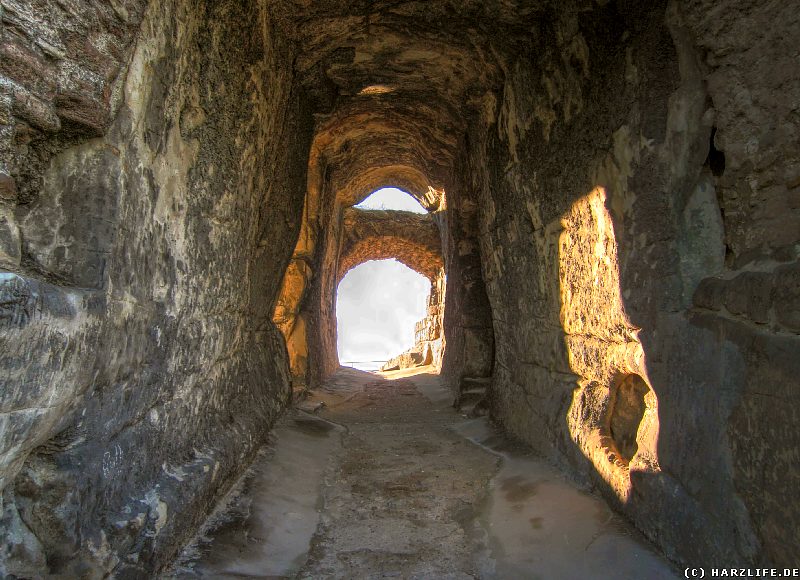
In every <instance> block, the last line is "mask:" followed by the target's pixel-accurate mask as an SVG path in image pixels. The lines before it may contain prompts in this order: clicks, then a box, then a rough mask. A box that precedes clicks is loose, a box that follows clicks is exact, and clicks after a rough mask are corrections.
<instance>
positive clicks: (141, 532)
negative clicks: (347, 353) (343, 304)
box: [0, 0, 800, 577]
mask: <svg viewBox="0 0 800 580" xmlns="http://www.w3.org/2000/svg"><path fill="white" fill-rule="evenodd" d="M796 8H797V7H796V6H795V5H794V3H792V2H780V1H770V2H759V1H756V0H729V1H726V2H718V1H714V0H663V1H655V2H646V3H642V2H639V3H636V2H629V1H626V0H619V1H614V2H606V1H599V0H569V1H565V2H561V1H558V2H556V1H555V0H488V1H478V0H467V1H461V0H459V1H458V2H456V1H455V0H431V1H429V2H415V1H403V0H401V1H399V2H397V1H385V0H380V1H376V2H370V3H364V2H355V3H353V2H343V1H341V0H320V1H316V2H309V1H306V0H296V1H293V2H283V1H278V0H247V1H234V0H222V1H219V2H210V1H206V0H199V1H189V0H167V1H165V2H155V1H151V2H144V1H143V0H119V1H117V0H115V1H113V2H97V1H95V0H76V1H69V2H66V1H64V2H61V1H59V2H49V1H44V0H3V1H2V2H0V26H2V28H1V29H0V268H2V269H3V271H2V272H0V325H1V326H0V381H2V382H1V383H0V433H2V438H1V439H0V488H2V515H1V516H0V526H1V527H2V533H3V537H4V539H7V540H8V541H5V542H3V543H2V547H0V561H2V566H3V567H4V568H3V573H5V574H17V575H21V576H25V575H35V574H42V573H53V574H59V573H60V574H64V575H67V576H69V575H73V576H75V575H77V576H86V577H93V576H97V577H100V576H102V575H104V574H107V573H114V574H118V575H120V576H123V575H127V576H128V577H136V576H139V577H148V576H151V575H152V574H153V573H154V571H157V570H158V569H160V568H161V567H162V566H163V565H164V564H165V563H166V562H167V561H168V560H169V558H170V557H171V556H172V555H173V554H174V553H175V551H176V550H177V549H178V548H179V547H180V545H181V543H182V542H183V541H184V539H185V538H186V537H188V536H189V535H190V534H191V533H192V530H193V529H194V528H195V527H196V526H197V525H198V524H199V523H200V522H201V521H202V520H203V518H204V517H205V516H206V515H207V514H208V513H209V511H210V510H211V509H212V506H213V504H214V502H215V501H216V500H217V498H219V497H220V496H221V494H223V493H224V491H225V489H226V488H227V486H228V485H229V483H230V482H231V481H232V480H233V479H234V478H235V477H236V476H237V475H238V474H240V473H241V472H242V470H243V469H244V468H245V467H246V465H247V464H248V462H249V461H250V460H251V459H252V457H254V456H255V453H256V451H257V449H258V447H259V446H260V445H261V444H262V443H263V441H264V438H265V436H266V433H267V431H268V428H269V425H270V424H271V421H272V420H273V419H274V418H275V417H276V416H277V414H278V413H279V412H280V410H281V409H282V408H283V407H284V405H285V404H286V402H287V400H288V398H289V392H290V386H291V383H292V382H293V383H294V386H295V387H296V388H305V387H307V386H308V385H318V384H320V383H321V381H322V380H323V378H324V377H326V376H329V375H330V374H331V373H333V372H334V371H335V370H336V369H337V367H338V360H337V357H336V322H335V321H336V313H335V293H336V288H337V284H338V282H339V280H340V276H341V273H342V271H343V270H342V269H343V268H345V269H346V267H348V263H349V262H348V261H347V260H351V261H352V260H355V259H359V258H358V256H366V255H367V253H366V249H365V248H362V249H358V248H357V247H356V248H355V249H353V247H354V246H353V244H352V243H351V242H352V241H353V240H355V238H350V237H348V236H349V235H350V234H348V227H349V226H348V218H347V217H346V216H348V215H349V216H351V218H350V221H351V222H352V216H353V215H359V214H353V213H352V212H353V211H355V210H348V209H347V208H349V207H351V206H352V205H354V204H357V203H358V202H359V201H361V200H362V199H364V198H365V197H366V196H367V195H368V194H369V193H370V192H371V191H373V190H375V189H377V188H379V187H382V186H400V187H403V188H404V189H406V190H407V191H408V192H409V193H410V194H411V195H412V196H414V197H415V198H416V199H418V200H419V202H420V203H421V204H422V205H423V207H425V208H426V209H427V210H428V211H429V212H430V213H429V216H430V217H427V216H426V217H423V218H420V220H421V221H423V222H424V223H425V225H424V227H423V226H422V225H421V224H420V229H418V230H416V233H413V234H412V232H411V231H410V229H409V230H408V231H404V233H403V235H402V238H403V239H412V240H413V241H414V243H415V244H416V246H414V247H410V246H409V247H406V248H405V250H404V255H405V256H406V258H407V259H408V260H409V262H410V261H412V260H414V261H415V263H419V264H433V263H434V262H435V263H436V264H439V263H440V262H438V261H435V260H433V259H432V258H431V255H432V254H431V255H428V254H425V253H424V252H423V251H422V249H421V248H422V247H424V248H426V250H425V251H428V250H432V249H433V248H434V246H435V247H436V248H437V250H436V252H434V253H435V254H436V256H440V259H441V264H443V266H444V273H445V275H446V286H447V287H446V292H445V308H444V314H443V321H442V329H443V334H444V336H443V340H444V343H445V350H444V358H443V360H442V362H441V368H442V378H443V380H444V381H445V382H446V383H447V384H448V385H450V386H451V388H452V389H453V394H454V396H460V394H461V392H462V391H464V389H465V388H467V386H468V385H471V384H481V385H489V386H488V387H486V388H485V390H486V395H487V401H488V405H489V407H490V411H491V414H492V416H493V418H494V419H495V420H496V421H497V422H498V423H499V424H500V425H502V426H503V427H504V428H505V429H506V430H507V431H509V432H510V433H512V434H513V435H514V436H516V437H518V438H520V439H522V440H523V441H525V442H526V443H527V444H529V445H531V446H533V447H534V448H535V449H537V450H538V451H539V452H541V453H543V454H546V455H547V456H549V457H550V458H551V459H552V460H553V461H556V462H558V463H559V464H560V465H561V466H562V467H563V468H564V469H566V470H568V471H570V472H571V473H573V474H574V475H575V476H576V477H580V478H583V479H584V480H585V481H586V482H587V483H589V484H592V485H595V486H597V488H598V489H600V490H601V491H602V492H603V493H605V495H606V497H607V498H608V500H609V501H610V502H611V503H612V504H613V505H614V506H615V507H616V508H617V509H618V510H620V511H621V512H622V513H624V514H625V515H626V516H627V517H628V518H629V519H630V520H631V521H633V522H634V523H635V524H636V526H637V527H638V528H639V529H640V530H641V531H643V532H644V533H645V534H646V535H647V536H648V537H649V538H650V539H651V540H653V542H654V543H655V544H656V545H658V546H659V547H660V549H662V550H663V551H664V552H665V553H666V554H667V556H668V557H669V558H671V559H673V560H674V561H676V562H680V563H683V564H686V565H690V564H695V565H698V564H701V565H704V566H711V565H726V566H731V565H737V566H740V565H741V566H744V565H770V564H774V565H778V566H781V565H785V566H789V565H797V563H798V561H797V558H798V555H797V549H796V547H797V546H798V545H800V502H798V501H797V499H796V497H795V492H796V489H797V488H798V487H800V472H799V471H798V468H797V464H798V450H799V449H800V435H798V432H797V429H796V425H797V424H798V422H800V415H799V414H800V404H798V403H800V387H799V386H798V379H797V377H798V376H800V367H798V365H799V364H800V362H799V361H800V358H798V357H797V352H798V347H800V337H798V332H800V293H799V291H798V288H800V283H798V280H799V279H800V278H799V277H800V267H799V266H798V264H800V201H799V200H800V197H799V196H800V148H798V142H800V139H798V135H799V134H800V119H799V118H798V102H800V82H798V78H799V77H800V71H799V70H798V65H797V48H796V47H797V46H798V45H800V11H798V10H797V9H796ZM415 219H416V218H415ZM434 224H435V225H434ZM350 225H352V224H350ZM376 227H377V226H376ZM392 227H394V226H392ZM415 227H416V226H415ZM381 228H385V230H384V231H387V232H388V231H390V230H391V227H389V226H388V225H384V226H381ZM434 228H438V232H439V241H438V245H436V235H435V231H436V230H435V229H434ZM350 231H352V228H351V230H350ZM359 239H376V236H372V237H363V236H360V237H359ZM396 239H399V238H396ZM351 246H352V247H351ZM356 246H357V244H356ZM399 247H400V246H399V245H397V246H396V247H395V249H390V248H389V247H388V246H387V247H386V248H385V252H383V250H381V252H383V253H386V254H387V255H388V254H390V253H393V254H395V255H396V256H398V257H399V254H400V253H401V252H400V251H398V249H397V248H399ZM348 248H349V249H348ZM347 252H350V253H349V254H348V253H347ZM348 255H349V256H350V257H348ZM381 255H383V254H381ZM353 256H356V258H353ZM437 259H438V258H437ZM422 267H425V268H427V267H429V266H420V268H422ZM437 275H438V272H437ZM482 388H483V387H482Z"/></svg>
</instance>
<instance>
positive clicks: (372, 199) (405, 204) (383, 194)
mask: <svg viewBox="0 0 800 580" xmlns="http://www.w3.org/2000/svg"><path fill="white" fill-rule="evenodd" d="M355 207H356V208H358V209H382V210H386V209H388V210H399V211H410V212H413V213H423V214H424V213H428V212H427V211H426V210H425V208H424V207H422V206H421V205H420V203H419V202H418V201H417V200H416V199H414V198H413V197H412V196H411V194H409V193H406V192H405V191H403V190H402V189H397V188H396V187H382V188H381V189H378V190H376V191H374V192H372V193H371V194H370V195H369V196H367V198H366V199H365V200H364V201H362V202H361V203H359V204H358V205H356V206H355Z"/></svg>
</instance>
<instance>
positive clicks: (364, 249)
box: [339, 208, 444, 283]
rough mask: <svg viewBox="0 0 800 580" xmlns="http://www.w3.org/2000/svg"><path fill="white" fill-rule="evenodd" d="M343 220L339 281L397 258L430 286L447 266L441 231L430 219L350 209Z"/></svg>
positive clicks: (396, 212) (388, 212) (411, 215)
mask: <svg viewBox="0 0 800 580" xmlns="http://www.w3.org/2000/svg"><path fill="white" fill-rule="evenodd" d="M343 219H344V232H343V239H342V247H341V250H340V251H339V280H341V279H342V278H343V277H344V275H345V274H347V272H348V271H349V270H351V269H352V268H354V267H355V266H357V265H358V264H363V263H364V262H366V261H369V260H383V259H386V258H396V259H397V260H398V261H399V262H402V263H403V264H405V265H406V266H408V267H409V268H411V269H412V270H415V271H417V272H419V273H420V274H422V275H423V276H425V277H426V278H428V279H429V280H430V281H431V283H433V282H434V281H435V280H436V277H437V275H438V273H439V270H441V268H442V267H443V266H444V263H443V261H442V249H441V236H440V234H439V228H438V226H437V225H436V223H435V222H434V221H433V218H432V217H431V216H430V215H419V214H415V213H411V212H407V211H392V210H362V209H356V208H348V209H347V210H345V211H344V218H343Z"/></svg>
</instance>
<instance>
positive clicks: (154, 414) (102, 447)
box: [0, 1, 311, 577]
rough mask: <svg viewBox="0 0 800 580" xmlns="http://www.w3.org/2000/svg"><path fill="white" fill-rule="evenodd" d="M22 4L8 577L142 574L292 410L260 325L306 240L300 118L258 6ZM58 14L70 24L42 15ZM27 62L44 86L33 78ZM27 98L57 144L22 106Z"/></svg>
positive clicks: (6, 464)
mask: <svg viewBox="0 0 800 580" xmlns="http://www.w3.org/2000/svg"><path fill="white" fill-rule="evenodd" d="M12 4H13V5H12ZM12 4H8V3H4V4H3V9H2V18H3V25H4V28H3V42H4V43H5V44H4V45H3V46H4V47H5V50H6V51H7V53H8V52H9V51H10V52H13V53H14V54H15V55H18V59H17V60H10V59H9V58H6V57H4V58H3V60H2V62H3V69H2V73H3V74H4V75H6V77H5V79H4V81H3V85H2V86H3V87H10V88H11V89H12V90H13V91H14V99H15V100H14V101H13V107H12V114H13V116H12V117H11V118H10V119H9V117H8V116H6V117H5V118H4V119H3V121H4V122H7V123H8V125H6V126H5V127H4V131H6V132H5V133H3V135H9V134H10V135H11V137H10V140H11V147H12V154H11V155H6V154H5V153H4V156H3V163H4V167H3V168H2V170H3V171H5V172H6V173H5V174H4V175H7V176H10V178H11V179H13V182H12V183H15V184H16V185H15V187H14V188H12V190H13V189H16V192H17V194H16V197H12V198H9V196H8V195H5V196H4V201H3V203H4V204H5V205H4V206H3V207H4V208H5V211H7V212H10V213H7V214H6V221H5V222H4V223H5V224H9V223H13V224H15V226H14V228H15V229H14V231H15V232H16V239H18V240H19V241H20V244H19V245H18V246H16V249H15V250H12V251H6V250H4V252H5V255H6V256H7V258H6V260H5V262H4V264H3V265H4V266H5V267H7V268H9V269H10V270H11V271H10V272H8V273H4V274H1V275H0V276H2V278H1V279H0V283H2V290H0V291H1V292H2V300H1V302H2V313H3V315H2V316H3V318H2V320H3V328H2V333H0V341H2V346H0V368H2V370H0V376H2V390H1V392H2V409H0V410H2V415H0V418H1V419H0V420H2V433H3V436H2V455H1V456H0V461H1V463H0V475H1V476H2V480H1V481H2V485H3V488H4V489H3V510H4V511H3V520H2V526H3V538H4V541H3V554H2V560H3V566H4V573H6V574H18V575H21V576H28V575H31V574H35V575H38V574H40V573H42V572H47V571H49V572H50V573H56V574H63V575H64V576H65V577H100V576H102V575H103V574H105V573H107V572H110V571H112V570H114V571H115V573H116V574H118V575H130V576H149V575H150V573H151V572H152V571H153V570H156V569H158V568H159V567H160V566H161V565H163V564H164V563H165V562H166V561H168V558H169V557H170V556H171V554H172V553H173V552H174V551H175V550H176V549H177V548H179V547H180V545H181V543H182V542H183V541H184V540H185V539H186V538H187V537H189V536H190V535H191V533H192V530H193V528H194V527H196V526H197V524H198V523H199V522H200V521H202V519H203V518H204V517H205V515H206V514H207V512H208V510H209V509H210V507H211V506H212V505H213V502H214V500H215V498H217V497H219V495H220V493H222V492H224V490H225V489H226V486H227V484H228V483H229V482H230V481H231V479H232V477H234V476H236V475H237V474H238V473H239V472H240V471H241V469H242V468H243V466H244V465H246V464H247V462H248V460H249V459H250V458H251V457H252V456H253V453H254V452H255V451H256V449H257V448H258V446H259V445H260V444H261V443H262V442H263V441H264V437H265V435H266V433H267V430H268V427H269V425H270V422H271V420H272V419H273V418H274V417H275V415H276V413H277V412H278V410H279V409H280V408H281V406H282V405H283V404H284V401H285V399H286V396H287V390H288V369H287V365H286V361H285V346H284V344H283V341H282V340H281V337H280V335H279V333H278V332H277V330H276V329H275V327H274V326H273V325H272V323H271V322H270V315H271V312H272V308H273V305H274V301H275V298H276V296H277V292H278V289H279V283H280V279H281V276H282V274H283V271H284V269H285V267H286V263H287V261H288V259H289V256H290V254H291V248H292V245H293V244H294V241H295V239H296V236H297V231H298V228H299V225H300V219H301V210H302V200H303V193H304V188H305V170H306V165H307V158H308V146H309V143H310V139H311V117H310V109H307V108H305V107H306V105H305V104H304V103H305V100H304V98H303V95H302V91H301V90H300V89H299V86H298V85H297V84H296V83H295V82H294V81H293V78H294V77H293V75H292V71H291V59H292V51H291V48H290V46H288V45H287V44H286V43H285V41H284V40H283V38H282V36H281V35H280V34H279V33H277V32H276V31H275V30H274V29H273V28H272V22H271V20H270V18H271V17H270V16H269V14H268V11H267V10H266V9H264V7H263V6H260V5H259V4H258V3H255V2H254V3H248V2H235V3H233V2H232V3H221V4H214V3H208V4H206V3H199V4H198V3H195V2H183V1H174V2H159V3H153V4H152V5H151V6H149V8H148V9H147V10H146V11H145V12H144V14H142V8H143V6H141V5H137V4H135V3H132V2H129V3H125V4H124V5H123V4H119V3H114V4H113V5H114V10H116V12H114V11H112V9H111V8H108V9H106V8H101V7H98V6H94V5H90V4H89V3H85V4H81V3H77V4H74V3H73V4H69V5H66V4H59V5H58V6H59V8H56V5H55V4H52V3H26V4H24V5H23V4H22V3H20V4H19V6H18V5H16V4H14V3H12ZM51 4H52V5H51ZM109 6H111V5H109ZM42 10H44V11H45V12H44V13H43V12H42ZM62 10H64V11H67V12H69V11H70V10H76V12H74V13H66V14H64V15H62V16H63V18H61V16H59V18H56V19H50V18H51V17H49V16H48V14H49V13H50V12H59V14H60V11H62ZM142 18H143V21H142V24H141V28H140V34H139V39H138V41H137V44H136V47H135V51H134V52H131V50H128V49H127V48H126V47H127V43H128V42H129V40H130V37H131V35H132V34H133V32H135V31H136V30H137V29H139V26H138V22H139V20H141V19H142ZM31 19H34V20H31ZM38 19H41V20H38ZM126 35H127V36H126ZM59 42H60V43H61V44H59ZM43 43H44V44H43ZM61 45H63V46H64V47H65V48H63V49H61V50H62V52H63V53H64V56H61V55H60V54H61V53H58V54H55V55H54V54H53V51H54V50H56V48H57V47H58V46H61ZM96 45H99V46H100V47H101V48H102V49H103V50H106V51H107V52H108V54H106V53H104V52H103V51H102V50H100V49H97V47H96ZM53 47H56V48H53ZM98 50H100V52H98ZM24 55H28V56H30V58H33V56H31V55H34V56H36V57H37V58H41V59H43V60H44V62H45V64H46V65H47V66H45V67H43V68H40V69H39V70H31V69H30V68H23V64H25V63H28V61H27V60H25V61H24V62H23V60H22V59H23V56H24ZM109 55H110V56H109ZM112 57H113V58H112ZM15 58H16V57H15ZM26 58H27V57H26ZM109 59H111V60H109ZM114 59H116V60H114ZM112 61H113V62H112ZM28 64H30V66H31V67H33V66H34V63H28ZM28 64H26V66H28ZM123 67H127V69H126V70H123ZM54 69H57V70H58V71H61V72H56V71H55V70H54ZM84 79H89V80H90V81H92V82H97V83H99V84H98V85H97V86H96V87H95V85H90V86H85V84H82V83H84ZM54 82H57V83H58V84H57V86H55V87H52V88H48V86H44V85H43V84H46V83H54ZM43 86H44V88H42V87H43ZM72 86H75V87H76V89H75V91H76V92H75V95H77V96H75V97H71V96H69V95H70V94H72V93H68V92H67V90H66V88H69V87H72ZM65 87H66V88H65ZM95 89H96V90H95ZM25 90H28V91H29V92H30V94H31V95H40V97H37V98H39V99H40V101H41V102H42V103H45V104H47V106H48V107H50V108H47V107H45V108H44V109H42V111H45V112H46V113H47V115H46V116H47V118H52V122H51V123H50V124H49V125H46V126H45V125H44V124H43V122H39V120H38V119H35V118H33V117H32V115H33V113H30V112H29V111H28V110H27V109H22V108H20V107H21V106H22V105H20V104H19V99H20V98H21V97H20V96H19V95H20V94H25V93H24V91H25ZM42 91H43V92H42ZM48 91H51V92H55V95H54V96H53V95H50V93H49V92H48ZM113 95H117V96H116V97H114V98H112V96H113ZM48 96H50V97H52V101H47V97H48ZM25 98H27V99H28V100H27V101H25V103H26V106H31V107H32V106H33V105H31V103H37V104H36V106H37V107H44V105H40V103H39V101H34V100H33V97H32V96H30V97H25ZM79 98H81V99H84V100H83V101H80V102H78V100H79ZM65 99H67V100H65ZM104 99H105V100H104ZM114 99H116V101H115V100H114ZM48 103H51V104H48ZM36 110H37V111H38V110H39V109H36ZM6 114H7V113H6ZM42 115H45V113H42ZM111 117H113V120H111ZM76 124H80V127H79V129H80V130H78V129H76V127H77V125H76ZM87 127H88V129H87ZM89 129H91V131H90V130H89ZM286 134H291V135H292V140H291V141H290V142H289V143H287V142H286V141H285V138H284V135H286ZM89 136H93V138H92V139H89V140H87V137H89ZM4 143H8V142H7V141H4ZM6 146H7V145H6ZM6 146H4V147H6ZM4 151H8V149H7V148H6V149H4ZM31 156H34V157H35V158H36V159H38V160H39V163H38V165H37V164H35V163H34V164H31V163H30V162H29V160H30V159H31ZM4 183H5V184H6V185H7V184H8V183H9V178H8V177H4ZM4 187H5V189H4V191H7V190H8V189H9V188H8V187H6V186H4ZM8 216H11V217H12V218H13V222H12V221H10V220H9V217H8ZM4 243H5V240H4ZM8 256H10V258H14V256H17V257H18V258H19V259H10V258H8Z"/></svg>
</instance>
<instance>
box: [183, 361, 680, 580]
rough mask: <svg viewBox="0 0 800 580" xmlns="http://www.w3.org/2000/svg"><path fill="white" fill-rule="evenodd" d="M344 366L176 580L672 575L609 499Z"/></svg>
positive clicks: (444, 408)
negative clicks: (609, 505)
mask: <svg viewBox="0 0 800 580" xmlns="http://www.w3.org/2000/svg"><path fill="white" fill-rule="evenodd" d="M449 400H450V397H449V393H447V392H446V391H445V390H443V389H442V388H441V386H440V384H439V381H438V378H437V377H436V376H434V375H431V374H417V375H414V376H405V377H402V376H401V377H396V378H394V380H387V379H384V378H382V377H380V376H378V375H375V374H370V373H365V372H361V371H356V370H353V369H341V370H340V371H339V372H338V373H337V374H336V375H335V376H334V377H332V378H331V380H329V381H328V382H327V383H326V385H325V387H324V388H322V389H320V390H319V391H318V392H315V393H314V394H313V395H312V397H311V398H310V399H309V400H308V401H306V402H305V403H304V404H303V405H302V408H305V409H307V410H308V411H316V413H314V414H312V413H309V412H304V411H302V410H299V409H298V410H294V411H292V412H290V413H288V414H287V415H286V416H285V417H284V419H283V420H282V421H281V422H280V424H279V425H278V426H277V427H276V430H275V437H274V442H273V444H272V446H271V447H270V449H269V450H267V452H266V453H265V454H264V456H263V457H261V458H259V460H258V461H256V463H255V464H254V466H253V468H252V469H251V470H250V473H249V474H248V475H247V476H246V477H245V478H244V479H243V481H242V482H241V484H240V486H239V487H238V488H237V489H236V492H235V493H234V494H233V497H232V500H231V501H230V503H229V504H228V506H227V508H226V509H224V510H221V511H220V513H218V514H217V515H216V516H215V517H214V518H212V521H211V523H210V526H209V530H208V531H207V532H206V534H205V536H204V538H202V539H201V540H200V541H198V542H197V543H196V544H194V545H193V546H191V547H190V548H189V549H187V551H186V552H185V553H184V555H183V557H182V559H181V561H180V562H179V563H178V565H177V566H176V568H175V569H174V570H173V571H172V572H171V573H170V574H169V576H170V577H177V578H285V577H290V578H292V577H294V578H420V579H421V578H443V579H460V578H514V579H516V578H556V579H559V578H609V579H610V578H615V579H625V578H631V579H633V578H637V579H638V578H648V579H657V578H674V577H675V573H674V572H673V570H672V569H671V568H670V566H669V565H668V564H667V563H666V562H665V561H664V560H663V559H662V558H661V557H659V556H657V555H656V554H655V553H654V552H653V551H652V550H651V548H650V547H649V546H648V545H647V543H646V542H644V541H643V540H642V539H641V538H640V537H639V536H638V534H636V533H635V532H633V531H632V530H631V529H630V527H629V526H628V525H627V524H626V523H625V522H624V521H623V520H622V519H621V518H619V517H618V516H616V515H614V514H613V513H612V512H611V511H610V510H609V509H608V508H607V507H606V505H605V504H604V503H603V501H602V500H600V499H598V498H597V497H595V496H592V495H590V494H587V493H584V492H582V491H580V490H578V489H577V488H575V487H574V485H572V484H570V483H569V482H568V481H567V480H566V479H565V478H564V477H563V476H561V475H560V474H559V473H558V472H557V471H556V470H554V469H553V468H552V467H550V466H549V465H548V464H547V463H545V462H544V461H542V460H540V459H538V458H536V457H534V456H532V455H530V454H528V453H526V452H525V451H524V450H522V449H519V448H516V447H515V446H513V445H510V444H509V443H508V442H506V441H504V440H503V439H502V438H501V437H499V436H498V435H497V434H495V433H493V432H492V430H491V429H490V428H489V427H488V426H487V424H486V422H485V421H484V420H482V419H478V420H467V419H465V418H464V417H462V416H461V415H459V414H458V413H456V412H455V411H454V410H453V409H452V408H451V407H450V406H449Z"/></svg>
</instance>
